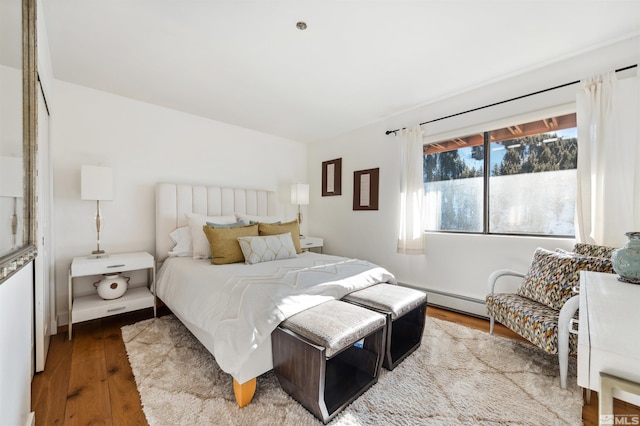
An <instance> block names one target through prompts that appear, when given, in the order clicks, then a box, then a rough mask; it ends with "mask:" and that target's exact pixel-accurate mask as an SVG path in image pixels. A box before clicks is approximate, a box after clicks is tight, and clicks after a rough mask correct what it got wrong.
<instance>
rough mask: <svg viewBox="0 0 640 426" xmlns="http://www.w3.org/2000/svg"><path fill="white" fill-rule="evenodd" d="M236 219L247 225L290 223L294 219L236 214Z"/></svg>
mask: <svg viewBox="0 0 640 426" xmlns="http://www.w3.org/2000/svg"><path fill="white" fill-rule="evenodd" d="M236 217H237V218H238V220H242V221H243V222H244V223H246V224H247V225H250V224H251V223H256V222H262V223H278V222H289V221H291V220H293V219H289V220H285V219H284V217H282V216H252V215H249V214H242V213H236Z"/></svg>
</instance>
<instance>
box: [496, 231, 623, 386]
mask: <svg viewBox="0 0 640 426" xmlns="http://www.w3.org/2000/svg"><path fill="white" fill-rule="evenodd" d="M614 250H615V248H613V247H605V246H598V245H592V244H582V243H578V244H576V245H575V246H574V248H573V251H572V252H567V251H565V250H560V249H557V250H556V251H549V250H545V249H542V248H538V249H536V251H535V253H534V255H533V259H532V261H531V264H530V265H529V270H528V272H527V273H526V274H523V273H521V272H516V271H511V270H507V269H501V270H498V271H495V272H494V273H492V274H491V275H490V276H489V279H488V282H487V284H488V290H489V292H488V294H487V297H486V300H485V302H486V306H487V313H488V315H489V319H490V329H489V333H490V334H493V327H494V323H495V321H498V322H499V323H501V324H503V325H504V326H506V327H508V328H509V329H511V330H513V331H514V332H516V333H518V334H519V335H520V336H522V337H524V338H525V339H527V340H528V341H530V342H531V343H533V344H534V345H536V346H538V347H540V348H541V349H543V350H544V351H545V352H547V353H550V354H558V362H559V366H560V386H561V387H562V388H563V389H565V388H566V386H567V370H568V364H569V354H570V353H571V354H576V353H577V335H576V334H573V333H569V329H570V321H571V319H572V318H577V311H578V306H579V297H578V296H577V295H575V291H574V288H575V289H577V288H578V287H579V285H580V271H595V272H609V273H613V272H614V271H613V267H612V266H611V253H612V252H613V251H614ZM504 276H514V277H520V278H522V279H523V281H522V284H521V285H520V287H519V288H518V290H517V291H516V293H496V292H495V287H496V283H497V281H498V279H499V278H500V277H504Z"/></svg>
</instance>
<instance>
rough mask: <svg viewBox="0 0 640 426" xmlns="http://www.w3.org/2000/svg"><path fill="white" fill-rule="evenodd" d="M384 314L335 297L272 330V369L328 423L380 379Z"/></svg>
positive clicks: (294, 393)
mask: <svg viewBox="0 0 640 426" xmlns="http://www.w3.org/2000/svg"><path fill="white" fill-rule="evenodd" d="M385 335H386V321H385V317H384V315H381V314H379V313H376V312H373V311H370V310H368V309H365V308H362V307H359V306H356V305H352V304H350V303H345V302H341V301H339V300H332V301H329V302H325V303H322V304H320V305H317V306H314V307H313V308H310V309H307V310H305V311H302V312H300V313H298V314H296V315H293V316H291V317H290V318H288V319H287V320H285V321H283V322H282V323H281V324H280V325H279V326H278V328H277V329H276V330H275V331H274V332H273V333H271V346H272V354H273V370H274V372H275V374H276V376H277V377H278V381H279V382H280V386H282V389H284V390H285V392H287V393H288V394H289V395H291V396H292V397H293V398H294V399H296V400H297V401H298V402H300V404H302V405H303V406H304V407H305V408H306V409H307V410H309V411H310V412H311V413H313V415H314V416H316V417H317V418H318V419H320V420H321V421H323V422H324V423H327V422H328V421H329V420H331V419H332V418H333V417H334V416H335V415H336V414H338V413H339V412H340V411H341V410H342V409H343V408H344V407H346V406H347V405H348V404H350V403H351V402H352V401H354V400H355V399H356V398H358V397H359V396H360V395H362V393H364V392H365V391H366V390H367V389H368V388H370V387H371V386H372V385H373V384H374V383H376V382H377V381H378V374H379V373H380V367H381V365H382V358H383V355H384V339H385Z"/></svg>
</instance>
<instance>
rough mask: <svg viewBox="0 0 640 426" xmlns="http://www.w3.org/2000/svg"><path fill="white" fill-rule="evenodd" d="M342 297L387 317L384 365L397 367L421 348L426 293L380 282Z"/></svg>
mask: <svg viewBox="0 0 640 426" xmlns="http://www.w3.org/2000/svg"><path fill="white" fill-rule="evenodd" d="M342 300H344V301H346V302H349V303H354V304H356V305H359V306H363V307H365V308H367V309H372V310H374V311H377V312H380V313H382V314H384V315H385V316H386V317H387V338H386V347H385V357H384V362H383V366H384V367H385V368H386V369H388V370H393V369H394V368H396V366H397V365H398V364H400V362H402V360H403V359H405V358H406V357H407V356H409V355H410V354H411V353H412V352H413V351H415V350H416V349H418V347H419V346H420V342H421V341H422V333H423V332H424V321H425V315H426V310H427V295H426V293H424V292H422V291H419V290H414V289H411V288H407V287H401V286H398V285H392V284H377V285H374V286H371V287H367V288H365V289H363V290H358V291H355V292H353V293H349V294H348V295H346V296H345V297H343V298H342Z"/></svg>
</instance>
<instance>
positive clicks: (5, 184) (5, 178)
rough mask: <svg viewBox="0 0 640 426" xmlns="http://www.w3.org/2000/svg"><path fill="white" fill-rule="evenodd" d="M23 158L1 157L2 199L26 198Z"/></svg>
mask: <svg viewBox="0 0 640 426" xmlns="http://www.w3.org/2000/svg"><path fill="white" fill-rule="evenodd" d="M23 176H24V167H23V164H22V158H21V157H0V197H15V198H22V197H24V188H23V186H22V182H23V180H22V179H23Z"/></svg>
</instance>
